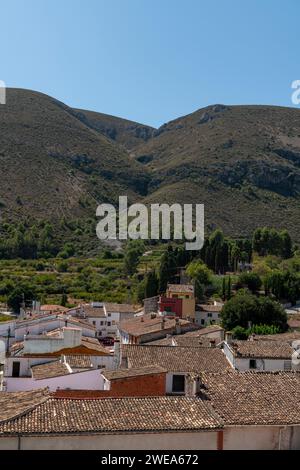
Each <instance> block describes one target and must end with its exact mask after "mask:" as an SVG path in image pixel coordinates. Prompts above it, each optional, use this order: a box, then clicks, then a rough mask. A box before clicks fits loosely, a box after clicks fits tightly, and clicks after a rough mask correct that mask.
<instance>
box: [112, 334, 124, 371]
mask: <svg viewBox="0 0 300 470" xmlns="http://www.w3.org/2000/svg"><path fill="white" fill-rule="evenodd" d="M121 360H122V357H121V344H120V340H118V339H116V340H115V342H114V369H119V367H121Z"/></svg>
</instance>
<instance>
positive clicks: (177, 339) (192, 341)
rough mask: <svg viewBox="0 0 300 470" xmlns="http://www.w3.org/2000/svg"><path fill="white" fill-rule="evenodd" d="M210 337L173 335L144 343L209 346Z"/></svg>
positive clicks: (189, 346) (153, 344) (194, 346)
mask: <svg viewBox="0 0 300 470" xmlns="http://www.w3.org/2000/svg"><path fill="white" fill-rule="evenodd" d="M211 341H213V340H212V339H211V338H207V337H206V336H188V335H187V334H183V335H174V336H168V337H166V338H162V339H158V340H156V341H151V342H150V341H149V342H148V343H146V344H147V345H149V346H183V347H185V348H199V347H206V348H207V347H209V346H210V345H211Z"/></svg>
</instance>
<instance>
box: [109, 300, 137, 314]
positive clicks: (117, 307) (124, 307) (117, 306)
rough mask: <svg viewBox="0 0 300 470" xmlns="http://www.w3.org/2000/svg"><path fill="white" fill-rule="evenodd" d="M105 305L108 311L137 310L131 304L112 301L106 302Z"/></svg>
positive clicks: (123, 311) (128, 311)
mask: <svg viewBox="0 0 300 470" xmlns="http://www.w3.org/2000/svg"><path fill="white" fill-rule="evenodd" d="M104 306H105V310H106V311H107V312H119V313H133V312H135V308H134V306H133V305H131V304H115V303H111V302H105V304H104Z"/></svg>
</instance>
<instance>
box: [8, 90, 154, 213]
mask: <svg viewBox="0 0 300 470" xmlns="http://www.w3.org/2000/svg"><path fill="white" fill-rule="evenodd" d="M0 129H1V131H0V175H1V189H0V204H1V212H2V214H3V215H4V216H5V217H8V218H9V219H13V220H15V219H16V218H20V217H21V218H23V217H26V218H28V217H32V218H45V219H48V220H55V219H57V218H61V217H63V216H65V217H70V218H72V217H80V216H82V215H87V214H89V215H91V214H94V213H95V208H96V205H97V201H99V202H103V201H109V202H111V201H114V200H115V199H116V198H117V196H118V195H119V194H128V196H129V197H130V198H131V199H132V200H133V199H134V200H135V199H136V198H137V197H141V195H143V194H145V192H146V188H147V178H145V176H144V175H145V171H144V168H142V166H141V165H140V164H139V163H136V162H135V161H133V160H132V159H130V157H129V156H128V153H127V151H126V150H124V149H123V148H122V147H121V146H119V145H116V144H115V143H114V142H112V141H111V139H109V138H107V137H106V136H105V135H104V134H101V133H99V132H97V131H95V130H94V129H92V128H91V127H90V126H89V125H87V124H85V123H84V122H82V120H81V119H79V118H78V116H77V113H76V112H75V111H73V110H72V109H71V108H69V107H68V106H66V105H64V104H63V103H61V102H59V101H57V100H55V99H53V98H50V97H49V96H46V95H43V94H41V93H36V92H32V91H27V90H26V91H25V90H19V89H8V91H7V104H6V105H2V106H0Z"/></svg>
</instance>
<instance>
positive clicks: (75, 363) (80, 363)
mask: <svg viewBox="0 0 300 470" xmlns="http://www.w3.org/2000/svg"><path fill="white" fill-rule="evenodd" d="M65 358H66V362H67V363H68V364H69V366H70V367H71V368H72V369H73V368H74V369H88V368H90V367H92V366H93V365H92V363H91V357H90V356H86V355H83V354H71V355H67V356H65Z"/></svg>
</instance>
